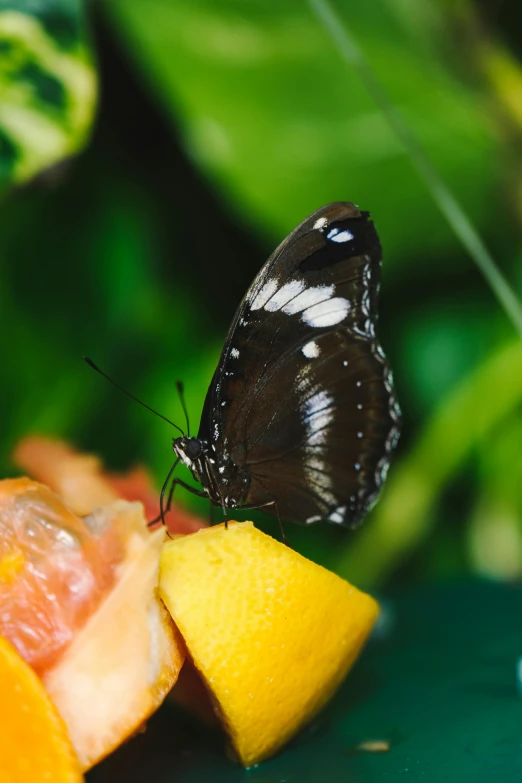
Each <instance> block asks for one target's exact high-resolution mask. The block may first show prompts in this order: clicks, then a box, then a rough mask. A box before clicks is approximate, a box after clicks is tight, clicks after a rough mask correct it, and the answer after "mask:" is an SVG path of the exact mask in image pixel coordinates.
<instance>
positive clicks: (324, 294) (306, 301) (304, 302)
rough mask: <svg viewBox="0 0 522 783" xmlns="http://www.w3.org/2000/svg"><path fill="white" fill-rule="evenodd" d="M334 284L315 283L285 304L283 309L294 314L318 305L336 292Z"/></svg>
mask: <svg viewBox="0 0 522 783" xmlns="http://www.w3.org/2000/svg"><path fill="white" fill-rule="evenodd" d="M334 290H335V289H334V286H333V285H314V286H311V287H310V288H307V289H306V290H305V291H303V292H302V293H300V294H298V296H296V297H295V298H294V299H292V300H291V301H289V302H288V304H286V305H284V306H283V307H282V308H281V309H282V311H283V313H286V314H287V315H294V313H300V312H301V311H302V310H306V308H308V307H312V306H313V305H317V304H319V303H321V302H324V301H325V300H326V301H328V299H330V297H331V296H332V294H333V292H334Z"/></svg>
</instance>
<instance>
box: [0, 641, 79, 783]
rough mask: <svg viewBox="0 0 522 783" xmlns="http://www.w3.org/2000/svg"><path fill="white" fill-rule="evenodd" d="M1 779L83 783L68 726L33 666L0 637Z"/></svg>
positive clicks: (25, 782)
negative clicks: (66, 726)
mask: <svg viewBox="0 0 522 783" xmlns="http://www.w3.org/2000/svg"><path fill="white" fill-rule="evenodd" d="M0 704H1V705H2V708H1V712H0V716H1V718H0V721H1V726H0V780H2V781H6V783H7V782H8V783H29V781H34V782H35V783H36V781H44V780H49V781H54V783H80V782H81V780H82V776H81V773H80V767H79V765H78V760H77V758H76V756H75V754H74V750H73V747H72V745H71V741H70V739H69V737H68V736H67V730H66V728H65V725H64V724H63V721H62V719H61V718H60V717H59V715H58V713H57V711H56V708H55V707H54V705H53V703H52V702H51V699H50V698H49V696H48V695H47V693H46V692H45V690H44V687H43V685H42V683H41V681H40V680H39V679H38V677H37V676H36V674H35V673H34V671H33V670H32V669H31V667H30V666H28V664H27V663H26V662H25V661H24V660H23V659H22V658H21V657H20V656H19V655H18V653H17V652H16V650H15V648H14V647H13V646H12V645H11V644H10V643H9V642H8V641H7V640H6V639H3V638H2V637H0Z"/></svg>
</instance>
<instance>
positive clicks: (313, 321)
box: [301, 296, 350, 327]
mask: <svg viewBox="0 0 522 783" xmlns="http://www.w3.org/2000/svg"><path fill="white" fill-rule="evenodd" d="M349 311H350V303H349V301H348V300H347V299H343V298H342V297H341V296H337V297H335V298H334V299H328V300H327V301H326V302H319V303H318V304H314V305H312V307H308V308H307V309H306V310H305V311H304V313H303V315H302V316H301V319H302V320H303V321H304V322H305V323H307V324H308V325H309V326H316V327H321V326H335V324H339V323H341V321H344V319H345V318H346V316H347V315H348V313H349Z"/></svg>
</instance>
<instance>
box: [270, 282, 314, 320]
mask: <svg viewBox="0 0 522 783" xmlns="http://www.w3.org/2000/svg"><path fill="white" fill-rule="evenodd" d="M305 287H306V284H305V283H304V282H303V281H302V280H291V281H290V282H289V283H285V285H283V286H281V288H280V289H279V290H278V291H276V292H275V294H273V295H272V296H271V297H270V299H269V300H268V302H267V303H266V304H265V310H268V311H269V312H270V313H274V312H275V311H276V310H280V309H281V308H282V307H283V306H284V305H286V304H288V302H289V301H290V300H291V299H293V298H294V297H296V296H297V295H298V294H300V293H301V291H303V290H304V288H305Z"/></svg>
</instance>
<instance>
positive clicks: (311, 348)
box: [303, 340, 321, 359]
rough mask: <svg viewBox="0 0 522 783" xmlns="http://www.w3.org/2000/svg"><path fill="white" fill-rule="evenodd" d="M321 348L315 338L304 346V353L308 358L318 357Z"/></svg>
mask: <svg viewBox="0 0 522 783" xmlns="http://www.w3.org/2000/svg"><path fill="white" fill-rule="evenodd" d="M320 352H321V351H320V349H319V346H318V345H317V343H316V342H315V341H314V340H311V341H310V342H309V343H306V345H304V346H303V353H304V355H305V356H306V358H307V359H316V358H317V357H318V356H319V354H320Z"/></svg>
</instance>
